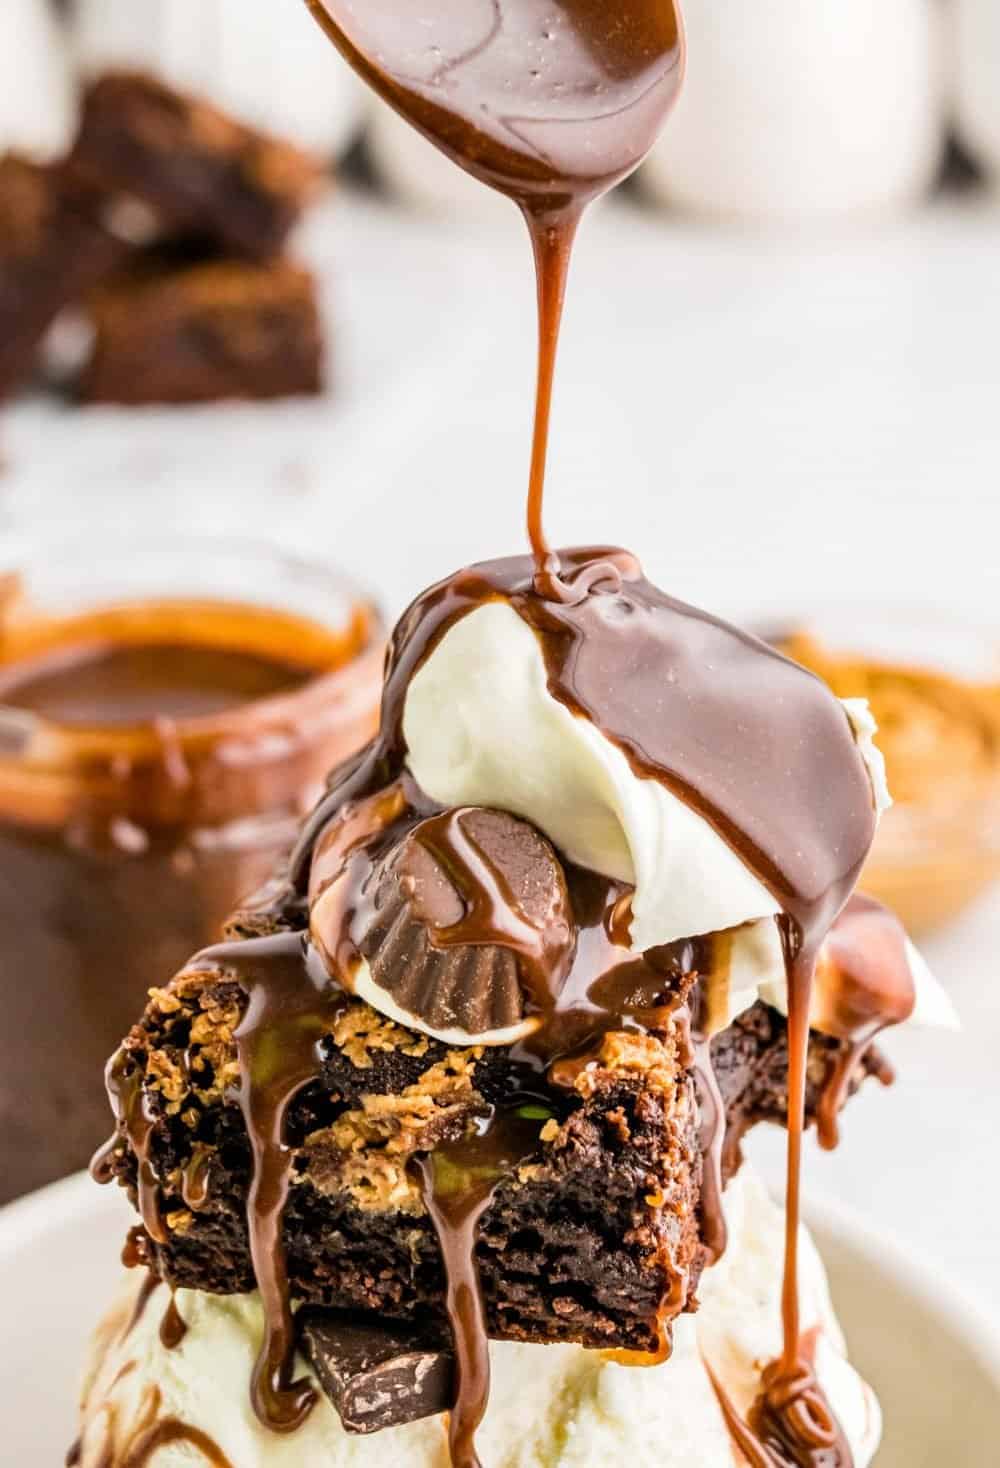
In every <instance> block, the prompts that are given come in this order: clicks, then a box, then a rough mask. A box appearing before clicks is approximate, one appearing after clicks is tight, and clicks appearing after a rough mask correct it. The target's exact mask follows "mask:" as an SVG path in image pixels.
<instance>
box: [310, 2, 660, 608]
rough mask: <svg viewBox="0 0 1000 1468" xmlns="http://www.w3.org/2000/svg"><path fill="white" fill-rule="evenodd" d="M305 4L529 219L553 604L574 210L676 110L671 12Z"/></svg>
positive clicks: (547, 580)
mask: <svg viewBox="0 0 1000 1468" xmlns="http://www.w3.org/2000/svg"><path fill="white" fill-rule="evenodd" d="M307 3H308V5H309V8H310V9H311V10H312V12H313V14H314V15H315V16H316V18H317V20H318V21H319V22H320V24H321V25H322V27H323V29H324V30H325V31H326V33H327V34H328V35H329V37H330V39H331V40H332V41H333V43H334V45H335V46H336V47H337V48H338V49H339V50H340V51H341V53H342V54H343V55H344V56H345V57H346V59H347V60H348V62H350V64H351V66H353V67H354V69H355V70H356V71H357V72H359V73H360V75H361V76H362V77H363V78H364V79H365V80H366V81H367V82H368V83H369V84H370V85H371V86H372V87H373V88H374V90H375V91H376V92H378V93H379V95H380V96H382V97H384V98H385V100H386V101H387V102H388V103H389V104H390V106H392V107H394V108H395V110H396V111H397V112H399V113H400V114H401V116H403V117H404V118H405V119H406V120H407V121H408V122H410V123H411V124H412V125H413V126H414V127H416V128H417V129H418V130H419V131H420V132H421V133H423V135H424V136H425V137H426V138H428V139H429V140H430V141H431V142H432V143H434V144H435V145H436V146H437V147H438V148H440V149H441V150H442V151H443V152H444V153H445V154H446V155H447V156H448V157H449V158H451V159H452V160H453V161H454V162H455V163H457V164H458V165H459V166H460V167H461V168H464V169H465V170H466V171H467V172H468V173H471V174H472V175H473V176H474V177H476V178H478V179H480V180H481V181H482V182H483V183H486V184H488V185H489V186H490V187H491V188H494V189H496V190H498V192H500V193H502V194H505V195H506V196H507V197H508V198H509V199H511V200H512V201H513V202H514V203H515V204H517V206H518V207H519V208H520V210H521V212H522V214H523V215H524V218H525V220H526V222H527V225H528V230H529V234H530V237H531V244H532V251H533V254H534V260H535V271H536V277H537V286H538V374H537V384H536V395H535V423H534V432H533V437H532V451H531V471H530V477H529V489H528V508H527V528H528V539H529V542H530V544H531V548H532V554H533V558H534V571H535V577H536V582H537V586H538V589H539V590H540V591H541V592H542V593H543V594H544V595H546V596H549V597H553V598H555V599H557V600H561V599H562V597H563V595H564V589H563V587H562V584H561V580H560V575H559V570H560V567H559V558H558V556H557V555H555V554H554V553H553V552H552V550H551V549H550V547H549V544H548V541H547V540H546V537H545V531H544V526H543V515H542V510H543V497H544V487H545V469H546V460H547V456H548V441H549V424H550V419H551V412H552V388H553V380H554V375H555V363H556V355H557V351H558V344H559V333H560V326H561V322H562V312H563V302H564V299H565V294H566V282H567V278H568V275H569V266H570V257H571V254H572V249H573V242H574V239H575V236H576V232H577V227H578V225H579V222H580V219H581V216H582V214H583V212H584V210H585V208H586V207H587V205H588V204H589V203H591V202H592V201H593V200H594V199H596V198H598V197H599V196H600V195H601V194H604V193H606V192H607V191H608V190H609V189H611V188H613V187H614V185H615V184H617V183H619V182H621V180H622V179H624V178H626V177H627V176H628V174H630V173H631V172H632V171H633V170H634V169H635V168H637V167H638V165H639V163H641V161H642V159H643V158H644V157H645V156H646V154H647V153H648V152H649V149H650V148H651V147H652V145H653V143H654V142H655V140H656V137H657V135H658V133H659V131H660V129H661V127H662V125H663V122H664V120H665V118H666V115H667V113H668V112H669V110H670V108H671V107H672V105H673V103H674V101H675V100H676V97H677V94H678V91H679V89H680V85H681V81H682V78H683V71H684V41H683V34H682V29H681V22H680V15H679V12H678V9H677V5H676V4H675V0H619V3H618V4H616V5H615V6H613V7H609V6H608V4H607V3H606V0H561V3H560V4H559V5H558V6H553V5H552V4H551V3H550V0H487V3H479V4H476V3H470V0H435V4H434V6H433V7H431V8H430V10H428V8H427V7H400V6H399V5H398V4H396V3H395V0H369V3H368V4H366V5H365V6H364V7H358V6H355V5H353V4H350V3H348V0H307Z"/></svg>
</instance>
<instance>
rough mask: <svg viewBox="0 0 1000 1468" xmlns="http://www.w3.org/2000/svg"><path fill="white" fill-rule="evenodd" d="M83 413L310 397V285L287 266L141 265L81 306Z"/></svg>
mask: <svg viewBox="0 0 1000 1468" xmlns="http://www.w3.org/2000/svg"><path fill="white" fill-rule="evenodd" d="M90 312H91V317H92V320H93V326H94V341H93V347H92V351H91V356H90V359H89V361H88V363H87V365H86V366H85V368H84V370H83V374H82V377H81V379H80V383H79V395H80V397H81V399H82V400H83V401H84V402H87V403H121V404H127V405H139V404H151V403H178V404H179V403H207V402H215V401H218V400H220V399H226V398H234V399H258V400H259V399H269V398H281V397H290V396H295V395H298V394H314V393H318V392H320V391H321V390H322V386H323V335H322V326H321V320H320V312H319V306H318V302H317V293H316V284H315V281H314V279H313V277H312V275H311V274H310V273H309V272H308V271H307V270H304V269H301V268H300V267H298V266H296V265H293V264H290V263H288V262H287V261H277V262H274V263H272V264H267V265H259V264H254V263H253V262H250V261H243V260H231V259H230V260H210V261H207V262H205V263H194V264H187V263H184V262H183V261H182V262H181V263H180V264H177V263H176V262H167V261H165V260H164V259H163V257H162V256H161V255H160V254H159V253H158V252H153V254H152V255H147V256H144V257H142V258H141V259H140V260H139V261H138V262H137V263H136V265H135V266H134V268H131V269H130V270H129V271H128V272H127V273H126V274H124V275H123V276H122V277H121V278H119V279H116V280H115V281H113V282H110V283H109V284H108V285H107V286H105V287H103V288H102V289H101V290H99V291H98V292H96V294H95V295H94V296H93V297H92V298H91V301H90Z"/></svg>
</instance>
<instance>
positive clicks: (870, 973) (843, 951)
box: [816, 892, 916, 1151]
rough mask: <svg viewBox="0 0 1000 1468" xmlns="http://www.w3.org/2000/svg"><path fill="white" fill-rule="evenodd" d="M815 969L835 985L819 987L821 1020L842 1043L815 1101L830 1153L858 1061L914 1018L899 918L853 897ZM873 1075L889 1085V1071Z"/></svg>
mask: <svg viewBox="0 0 1000 1468" xmlns="http://www.w3.org/2000/svg"><path fill="white" fill-rule="evenodd" d="M820 964H821V966H823V967H824V968H828V969H832V970H833V971H834V973H835V976H836V981H835V982H834V983H832V984H824V985H823V991H824V993H829V994H831V995H832V996H833V999H834V1003H833V1004H832V1005H831V1006H830V1007H829V1012H828V1013H826V1014H824V1015H823V1017H822V1021H823V1025H822V1027H823V1029H824V1031H825V1032H826V1033H827V1034H829V1035H836V1036H837V1038H838V1039H842V1040H844V1041H846V1042H847V1043H846V1045H845V1046H844V1049H843V1050H842V1052H841V1055H840V1058H839V1060H838V1062H837V1065H836V1067H835V1068H834V1072H833V1074H832V1076H831V1077H830V1080H829V1081H828V1083H827V1085H826V1087H825V1088H824V1090H823V1094H822V1096H821V1097H820V1102H819V1107H818V1111H817V1117H816V1123H817V1133H818V1136H819V1142H820V1146H821V1147H823V1148H825V1149H826V1150H827V1151H832V1150H833V1149H834V1148H835V1147H836V1146H837V1143H838V1141H839V1122H838V1118H839V1116H840V1112H841V1111H842V1109H843V1106H844V1103H845V1101H846V1100H847V1095H848V1091H849V1088H850V1084H851V1080H852V1079H853V1077H854V1075H855V1074H856V1072H857V1068H858V1065H859V1064H860V1062H861V1060H862V1058H863V1056H864V1055H865V1054H866V1053H867V1052H868V1051H870V1050H871V1047H872V1046H873V1045H874V1043H875V1041H876V1040H877V1039H878V1037H879V1036H880V1035H881V1034H882V1032H883V1031H884V1030H887V1029H889V1028H890V1026H892V1025H898V1024H903V1023H904V1022H905V1021H906V1020H908V1019H909V1018H910V1016H911V1015H912V1013H913V1007H914V1004H915V1003H916V985H915V983H914V978H913V970H912V968H911V966H910V954H909V945H908V942H907V937H906V931H905V929H904V928H903V925H902V923H901V922H900V921H899V918H897V917H896V915H895V913H892V912H890V911H889V910H888V908H885V907H883V906H882V904H881V903H879V902H875V901H874V900H873V899H872V898H871V897H865V896H864V895H863V894H862V893H860V892H856V893H855V894H854V896H853V897H852V898H851V900H850V902H849V903H848V904H847V906H846V908H845V909H844V911H843V913H842V914H841V917H840V919H839V921H838V922H837V923H836V924H835V925H834V928H833V931H832V932H831V934H830V936H829V938H828V939H827V942H826V945H825V947H824V950H823V953H822V955H821V957H820ZM875 1074H876V1075H877V1076H878V1078H879V1080H880V1081H881V1082H882V1084H883V1085H891V1083H892V1081H893V1079H894V1074H893V1070H892V1067H891V1066H890V1065H889V1064H888V1063H887V1062H886V1061H881V1063H880V1065H879V1067H878V1069H877V1070H876V1072H875Z"/></svg>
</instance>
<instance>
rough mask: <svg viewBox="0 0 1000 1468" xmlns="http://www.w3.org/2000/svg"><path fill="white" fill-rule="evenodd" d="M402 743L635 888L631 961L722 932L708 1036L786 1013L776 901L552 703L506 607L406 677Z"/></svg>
mask: <svg viewBox="0 0 1000 1468" xmlns="http://www.w3.org/2000/svg"><path fill="white" fill-rule="evenodd" d="M844 717H845V719H846V720H847V721H848V722H849V723H850V726H851V729H852V730H853V732H854V736H855V739H856V742H857V745H858V749H859V751H860V753H861V756H862V758H863V760H864V763H865V766H866V768H867V770H868V773H869V776H870V779H871V785H872V800H873V804H874V806H875V809H876V810H877V811H878V812H879V813H881V812H882V811H884V810H885V809H886V808H887V807H888V805H889V804H891V800H890V796H889V791H888V786H887V783H886V775H885V763H884V761H883V759H882V756H881V754H880V752H879V750H878V748H877V747H876V744H875V739H874V736H875V733H876V725H875V721H874V719H873V718H872V715H871V712H870V710H869V708H868V705H867V703H866V702H865V701H864V700H861V699H850V700H846V701H845V702H844ZM403 733H404V737H405V741H406V745H407V749H408V755H407V762H408V765H409V768H410V770H411V772H412V774H413V776H414V778H415V779H416V781H417V783H418V784H419V785H420V787H421V788H422V789H423V790H424V791H426V793H427V794H428V795H429V796H430V797H431V798H432V799H433V800H435V801H438V802H440V803H441V804H442V805H447V806H459V805H483V806H492V807H495V808H497V809H500V810H506V811H510V812H511V813H513V814H514V815H518V816H520V817H522V818H523V819H524V820H526V821H530V822H531V823H532V824H533V825H534V826H536V827H537V828H538V830H540V831H541V832H543V833H544V834H545V835H546V836H547V837H548V838H549V840H550V841H552V843H553V844H554V845H555V847H556V848H557V850H559V851H560V852H562V853H563V855H564V856H566V857H567V858H568V859H569V860H570V861H572V862H575V863H577V864H579V865H580V866H583V867H588V868H590V869H591V870H593V871H596V872H600V873H601V874H602V875H604V876H607V877H611V878H614V879H616V880H618V881H621V882H627V883H630V884H633V885H634V887H635V894H634V897H633V899H632V922H631V933H630V938H631V946H632V949H633V950H634V951H635V952H643V951H645V950H647V949H650V948H655V947H658V946H659V945H661V944H666V943H672V942H675V941H677V940H679V939H684V938H693V937H700V936H703V935H706V934H711V933H723V932H728V933H730V935H731V942H729V943H727V944H725V945H722V949H721V951H724V953H725V963H726V975H725V982H726V983H727V985H728V994H729V1002H728V1004H727V1005H723V1006H719V1009H718V1014H717V1018H716V1026H717V1027H721V1025H723V1024H726V1023H729V1022H730V1021H731V1020H732V1019H733V1018H735V1016H736V1015H737V1014H740V1013H742V1012H743V1010H745V1009H747V1008H749V1006H750V1005H751V1004H753V1003H754V1001H755V1000H756V999H757V997H758V996H759V995H763V996H764V997H766V998H767V1000H768V1002H769V1003H772V1004H774V1005H776V1007H778V1008H779V1009H782V1010H787V983H786V978H785V965H784V960H783V956H782V952H781V945H780V940H779V936H778V930H777V926H776V924H775V922H774V919H775V917H776V916H777V915H778V914H779V912H780V911H781V909H780V906H779V904H778V902H777V901H776V900H775V898H774V896H773V894H772V893H771V892H769V891H768V889H767V888H766V887H765V886H764V884H763V883H762V882H761V881H760V879H759V878H758V877H757V876H756V875H755V873H754V872H753V871H751V869H750V868H749V867H748V866H747V865H746V863H745V862H744V861H743V860H742V858H741V857H740V855H739V854H738V853H737V852H736V851H735V850H734V849H733V847H731V846H730V845H729V844H728V843H727V842H726V841H725V840H724V839H723V838H722V837H721V836H720V835H719V834H718V833H717V832H716V831H715V829H714V828H713V827H712V826H711V825H710V824H709V822H708V821H707V820H705V818H704V817H703V816H701V815H700V814H699V813H698V812H697V811H696V810H694V809H693V808H692V807H691V806H690V805H688V804H686V803H685V802H684V801H683V800H682V799H680V798H679V797H678V796H677V795H675V794H674V793H673V792H672V791H671V790H669V789H668V788H667V786H666V785H665V784H663V783H662V782H661V781H659V780H656V779H652V778H644V777H643V776H641V775H639V774H637V773H636V771H635V770H634V769H633V767H632V765H631V764H630V762H629V760H628V758H627V757H626V755H625V754H624V753H623V751H622V750H621V749H620V748H619V747H618V745H617V744H615V743H613V742H612V740H610V739H609V738H608V737H607V736H606V735H605V734H604V733H602V731H601V730H600V729H599V728H598V727H597V726H596V725H595V724H594V723H593V722H592V721H591V720H590V719H588V718H586V717H583V716H581V715H578V714H576V713H574V712H573V711H572V710H571V709H569V708H568V707H566V705H565V704H563V703H561V702H559V701H558V700H557V699H556V698H554V697H553V696H552V694H551V693H550V691H549V687H548V674H547V669H546V665H545V659H544V655H543V653H542V649H541V646H540V643H539V640H538V637H537V635H536V633H535V631H534V630H533V629H532V627H531V626H529V624H528V623H527V622H526V621H525V620H524V619H523V618H522V617H521V616H520V615H519V614H518V612H517V611H516V610H515V609H514V608H513V607H512V606H510V605H509V604H508V603H506V602H503V601H493V602H489V603H487V604H485V605H483V606H481V607H479V608H476V609H475V610H474V611H472V612H470V613H468V614H467V615H466V616H464V617H462V618H461V620H460V621H458V622H456V623H455V624H454V625H453V626H452V627H451V628H449V630H448V631H447V633H446V634H445V636H444V637H443V638H442V639H441V641H440V643H439V644H438V645H437V647H436V648H435V649H434V650H433V652H432V653H431V655H430V656H429V657H428V658H427V660H426V661H425V662H424V664H423V666H422V667H420V668H419V669H418V671H417V672H416V674H415V675H414V677H413V679H412V681H411V683H410V686H409V689H408V691H407V696H406V704H405V708H404V713H403ZM914 952H915V950H914ZM912 972H913V979H914V984H915V988H916V991H917V1001H916V1007H915V1011H914V1016H915V1017H916V1018H918V1019H921V1020H923V1021H926V1022H929V1023H944V1024H953V1023H955V1019H954V1010H953V1008H952V1006H951V1003H950V1001H949V1000H948V998H947V996H946V995H945V993H944V991H943V990H942V989H941V987H940V985H939V984H938V983H937V982H936V980H935V979H934V978H933V976H932V975H931V973H930V970H929V969H928V968H927V965H926V964H925V963H924V962H923V960H921V959H919V956H916V958H915V962H914V964H913V970H912ZM823 977H824V973H823V967H822V965H821V966H820V970H819V972H818V975H817V983H816V985H815V990H814V997H813V1015H812V1018H813V1022H814V1023H815V1024H816V1026H817V1028H823V1025H824V1019H825V1017H826V1016H827V1015H828V1014H829V1012H830V1010H831V1009H832V1007H833V1005H832V999H831V996H830V995H829V994H827V993H825V992H824V982H823ZM362 983H364V979H362Z"/></svg>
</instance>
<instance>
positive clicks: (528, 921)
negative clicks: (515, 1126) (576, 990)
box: [359, 808, 575, 1038]
mask: <svg viewBox="0 0 1000 1468" xmlns="http://www.w3.org/2000/svg"><path fill="white" fill-rule="evenodd" d="M374 880H375V898H374V912H375V916H374V919H373V921H372V923H371V925H370V926H369V929H368V932H367V933H366V934H365V936H364V938H363V939H362V942H361V951H362V953H363V955H364V957H365V958H366V959H367V960H368V965H369V969H370V972H371V982H372V985H374V986H375V988H376V990H378V991H381V993H382V994H383V995H385V996H387V997H388V998H389V1000H391V1001H392V1004H393V1005H394V1006H395V1007H396V1008H397V1009H398V1010H401V1011H402V1012H403V1013H404V1014H406V1015H412V1016H413V1017H414V1018H415V1019H417V1020H418V1021H419V1022H420V1024H421V1025H422V1027H424V1028H426V1029H428V1030H430V1031H432V1032H434V1033H437V1034H443V1033H459V1034H461V1035H465V1036H469V1037H475V1038H484V1037H488V1036H491V1035H493V1036H497V1035H503V1036H505V1037H506V1038H510V1036H511V1032H512V1031H515V1030H517V1029H522V1030H523V1029H526V1028H530V1027H532V1025H533V1020H532V1019H531V1017H530V1013H529V1011H530V1010H531V1007H532V1006H531V1002H530V1001H531V1000H532V999H534V1000H535V1001H536V1002H535V1005H534V1008H535V1009H536V1010H537V1009H538V1008H541V1007H543V1006H544V996H543V995H539V992H538V990H539V988H540V987H541V986H543V985H545V984H547V983H548V982H549V981H550V975H552V974H555V975H556V977H557V978H558V977H560V976H561V971H562V972H564V971H565V967H566V966H568V962H569V960H570V959H571V957H572V953H573V947H574V942H575V932H574V924H573V919H572V915H571V908H570V901H569V897H568V895H567V892H566V882H565V878H564V876H563V871H562V867H561V866H560V864H559V859H558V857H557V856H556V854H555V852H554V850H553V849H552V847H551V846H550V844H549V842H548V841H546V840H545V838H544V837H543V836H541V835H540V834H539V833H538V831H536V830H535V828H534V827H533V826H530V825H528V824H527V823H526V822H525V821H521V820H518V819H516V817H514V816H511V815H508V814H507V813H506V812H504V811H495V810H484V809H479V808H466V809H462V810H455V811H447V812H445V813H444V814H443V815H440V816H434V817H432V818H431V819H430V820H426V821H422V822H421V823H420V824H419V825H417V826H415V827H414V828H413V829H412V830H411V831H410V832H409V833H408V834H407V835H406V836H405V837H404V838H403V840H402V841H401V842H400V843H399V845H398V846H397V847H395V848H394V850H393V851H392V852H390V853H389V855H388V856H387V857H386V858H385V859H384V862H383V868H382V871H381V873H380V874H376V876H375V879H374ZM359 992H360V991H359ZM364 997H366V998H369V999H370V1002H372V1003H374V1004H376V1006H378V998H379V996H378V994H377V993H376V994H375V995H374V996H373V995H370V994H368V993H367V992H366V993H365V996H364Z"/></svg>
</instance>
